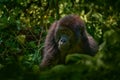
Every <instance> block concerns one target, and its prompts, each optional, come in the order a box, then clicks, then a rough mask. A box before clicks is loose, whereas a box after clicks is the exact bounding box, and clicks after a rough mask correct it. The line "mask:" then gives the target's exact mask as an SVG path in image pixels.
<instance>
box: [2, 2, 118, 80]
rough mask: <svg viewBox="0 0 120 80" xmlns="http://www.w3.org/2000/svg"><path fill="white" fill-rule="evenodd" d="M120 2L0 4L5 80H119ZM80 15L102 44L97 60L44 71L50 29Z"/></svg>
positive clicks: (72, 60) (82, 58) (76, 59)
mask: <svg viewBox="0 0 120 80" xmlns="http://www.w3.org/2000/svg"><path fill="white" fill-rule="evenodd" d="M119 4H120V0H116V1H114V0H0V80H120V25H119V24H120V8H119ZM68 14H77V15H79V16H80V17H81V18H82V19H83V20H84V21H85V23H86V27H87V30H88V32H89V33H90V34H91V35H92V36H93V37H94V38H95V40H96V41H97V42H98V44H99V51H98V53H97V54H96V56H94V57H90V56H88V55H84V54H75V55H68V56H67V58H66V62H67V65H57V66H55V67H53V68H52V69H50V70H46V71H41V70H39V66H38V65H39V63H40V62H41V54H42V48H43V46H44V40H45V36H46V34H47V31H48V29H49V26H50V25H51V24H52V23H53V22H54V21H55V20H58V19H60V18H61V17H64V16H65V15H68Z"/></svg>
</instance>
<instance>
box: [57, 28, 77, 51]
mask: <svg viewBox="0 0 120 80" xmlns="http://www.w3.org/2000/svg"><path fill="white" fill-rule="evenodd" d="M74 35H75V34H74V33H73V31H72V30H71V29H69V28H67V27H62V26H60V27H59V28H58V29H57V31H56V35H55V41H56V43H57V44H58V49H59V50H60V51H61V52H63V51H64V52H66V51H68V50H69V49H70V48H71V46H73V43H75V36H74Z"/></svg>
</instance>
